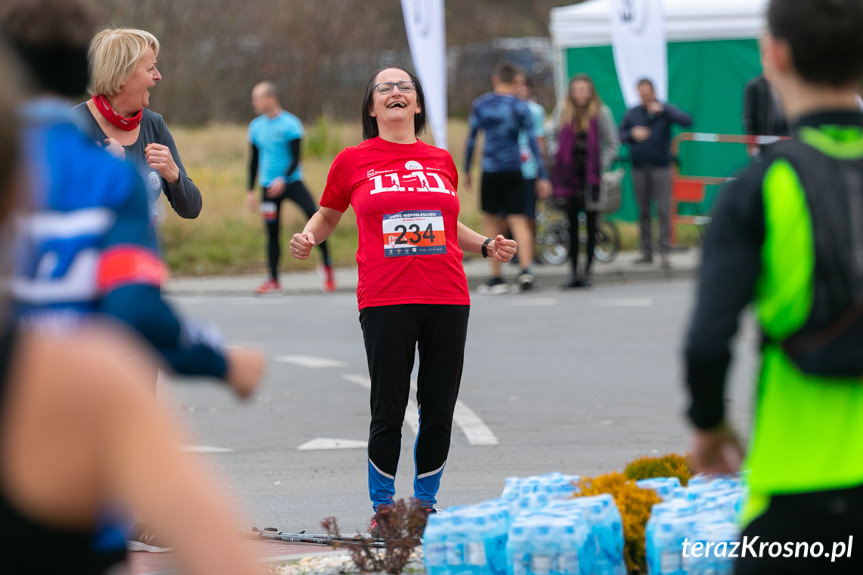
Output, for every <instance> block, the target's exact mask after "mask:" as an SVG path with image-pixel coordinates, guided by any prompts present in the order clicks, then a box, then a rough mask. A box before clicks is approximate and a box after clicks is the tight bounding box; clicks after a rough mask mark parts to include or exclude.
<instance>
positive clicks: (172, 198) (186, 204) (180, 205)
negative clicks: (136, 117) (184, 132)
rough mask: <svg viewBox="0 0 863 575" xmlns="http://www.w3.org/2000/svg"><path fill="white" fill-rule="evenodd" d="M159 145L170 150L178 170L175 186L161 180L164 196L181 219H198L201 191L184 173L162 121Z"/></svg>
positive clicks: (178, 154) (170, 137)
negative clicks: (178, 174)
mask: <svg viewBox="0 0 863 575" xmlns="http://www.w3.org/2000/svg"><path fill="white" fill-rule="evenodd" d="M159 119H160V120H161V117H160V118H159ZM160 132H161V134H160V138H159V143H160V144H162V145H164V146H167V147H168V149H169V150H171V156H173V158H174V162H175V163H176V164H177V167H178V168H180V181H179V182H177V185H174V184H169V183H168V182H167V181H166V180H165V178H162V189H163V190H165V195H166V196H167V197H168V201H169V202H170V203H171V207H172V208H174V211H175V212H177V214H178V215H179V216H180V217H181V218H185V219H187V220H192V219H195V218H197V217H198V215H199V214H200V213H201V207H202V204H203V200H202V198H201V190H199V189H198V186H196V185H195V183H194V182H193V181H192V179H191V178H190V177H189V174H187V173H186V168H185V167H184V166H183V161H182V160H180V153H179V152H178V151H177V145H176V144H175V143H174V137H173V136H172V135H171V132H170V131H169V130H168V126H167V125H166V124H165V121H164V120H162V125H161V130H160Z"/></svg>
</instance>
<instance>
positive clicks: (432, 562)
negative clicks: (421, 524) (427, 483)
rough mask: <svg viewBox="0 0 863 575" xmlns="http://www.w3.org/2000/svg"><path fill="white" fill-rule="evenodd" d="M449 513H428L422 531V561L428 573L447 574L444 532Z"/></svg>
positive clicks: (431, 574) (435, 574)
mask: <svg viewBox="0 0 863 575" xmlns="http://www.w3.org/2000/svg"><path fill="white" fill-rule="evenodd" d="M448 521H449V515H447V514H443V513H438V514H435V515H429V517H428V522H427V523H426V528H425V531H424V532H423V538H422V539H423V563H425V567H426V573H427V574H428V575H449V570H448V566H447V548H446V532H447V523H448Z"/></svg>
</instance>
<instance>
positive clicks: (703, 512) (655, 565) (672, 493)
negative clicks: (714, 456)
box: [638, 476, 745, 575]
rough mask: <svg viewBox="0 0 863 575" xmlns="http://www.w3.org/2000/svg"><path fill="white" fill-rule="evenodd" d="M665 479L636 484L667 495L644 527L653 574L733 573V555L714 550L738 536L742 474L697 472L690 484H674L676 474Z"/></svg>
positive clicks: (650, 569) (721, 547)
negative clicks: (728, 474)
mask: <svg viewBox="0 0 863 575" xmlns="http://www.w3.org/2000/svg"><path fill="white" fill-rule="evenodd" d="M661 479H662V480H658V479H657V480H645V481H644V482H638V485H639V486H640V487H642V486H643V487H645V488H651V489H656V490H657V493H659V495H660V497H662V499H663V502H662V503H658V504H656V505H654V506H653V510H652V512H651V515H650V519H649V520H648V522H647V527H646V529H645V535H646V541H645V543H646V547H647V568H648V569H647V570H648V573H649V575H723V574H725V573H731V572H732V571H733V559H732V558H731V557H730V556H729V555H726V554H723V553H717V552H716V551H717V550H718V549H727V548H728V546H730V545H731V544H732V543H733V542H736V541H739V540H740V529H739V526H738V524H737V517H738V515H739V514H740V511H741V508H742V505H743V500H744V497H745V492H744V488H743V483H742V481H741V480H740V478H739V477H722V478H716V479H711V478H709V477H705V476H696V477H693V478H692V479H691V480H690V482H689V485H688V486H687V487H680V486H679V484H678V485H677V486H673V483H674V481H676V478H661ZM708 543H709V545H708ZM723 544H724V545H723Z"/></svg>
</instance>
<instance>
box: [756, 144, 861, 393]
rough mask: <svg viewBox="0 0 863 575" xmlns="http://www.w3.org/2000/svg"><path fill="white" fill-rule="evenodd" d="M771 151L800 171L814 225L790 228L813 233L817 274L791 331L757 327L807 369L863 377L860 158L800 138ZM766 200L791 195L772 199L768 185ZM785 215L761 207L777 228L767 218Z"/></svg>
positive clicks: (816, 373) (770, 158)
mask: <svg viewBox="0 0 863 575" xmlns="http://www.w3.org/2000/svg"><path fill="white" fill-rule="evenodd" d="M768 154H769V155H768V158H765V159H766V160H767V161H769V162H776V161H782V160H785V161H787V162H788V163H789V164H790V165H791V167H792V168H793V170H794V172H795V173H796V175H797V178H798V181H799V185H800V187H801V188H802V192H803V196H804V197H805V208H806V209H807V210H808V216H809V222H810V226H811V227H810V229H809V230H807V229H806V226H805V225H801V226H798V227H797V228H796V229H795V230H794V231H793V232H792V233H794V234H795V235H798V234H807V233H811V240H810V241H813V242H814V270H813V271H814V273H813V275H812V284H813V285H812V290H811V293H810V294H808V297H811V300H810V301H809V304H810V309H809V314H808V317H807V318H806V321H805V322H804V323H803V325H802V326H801V327H799V329H797V330H796V331H794V332H793V333H790V334H777V333H767V332H768V331H769V326H765V325H762V328H763V329H765V337H766V339H767V340H768V341H778V342H781V345H782V348H783V349H784V351H785V353H786V354H787V355H788V357H789V358H790V359H791V360H792V361H793V362H794V364H795V365H796V366H797V368H798V369H800V371H802V372H803V373H805V374H808V375H813V376H820V377H827V378H848V377H854V378H861V377H863V160H861V159H840V158H835V157H831V156H828V155H827V154H824V153H822V152H821V151H819V150H817V149H815V148H813V147H811V146H809V145H807V144H804V143H802V142H800V141H797V140H789V141H784V142H779V143H777V144H776V145H774V146H772V147H771V149H770V150H769V152H768ZM765 185H766V186H769V185H770V184H769V181H768V182H766V183H765ZM764 197H765V202H771V201H773V202H775V201H779V198H780V197H782V198H787V197H788V196H787V195H786V196H780V195H778V194H777V195H775V197H774V196H772V195H771V194H770V193H769V190H765V196H764ZM789 201H791V202H793V200H789ZM800 207H803V206H798V208H800ZM783 213H784V210H783V209H782V207H778V206H770V207H768V206H765V215H766V222H765V225H766V226H775V225H777V222H773V221H771V218H778V217H783ZM800 239H801V240H802V238H800ZM786 257H787V256H786ZM767 261H769V258H768V260H767ZM765 304H767V305H769V304H768V303H767V302H765ZM828 381H829V380H828Z"/></svg>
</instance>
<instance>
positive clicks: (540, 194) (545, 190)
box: [536, 179, 551, 200]
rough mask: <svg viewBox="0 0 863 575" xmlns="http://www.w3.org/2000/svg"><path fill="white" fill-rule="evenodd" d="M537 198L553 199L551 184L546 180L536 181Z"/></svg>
mask: <svg viewBox="0 0 863 575" xmlns="http://www.w3.org/2000/svg"><path fill="white" fill-rule="evenodd" d="M536 197H537V198H539V199H541V200H544V199H546V198H549V197H551V182H550V181H548V180H546V179H540V180H537V181H536Z"/></svg>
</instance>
